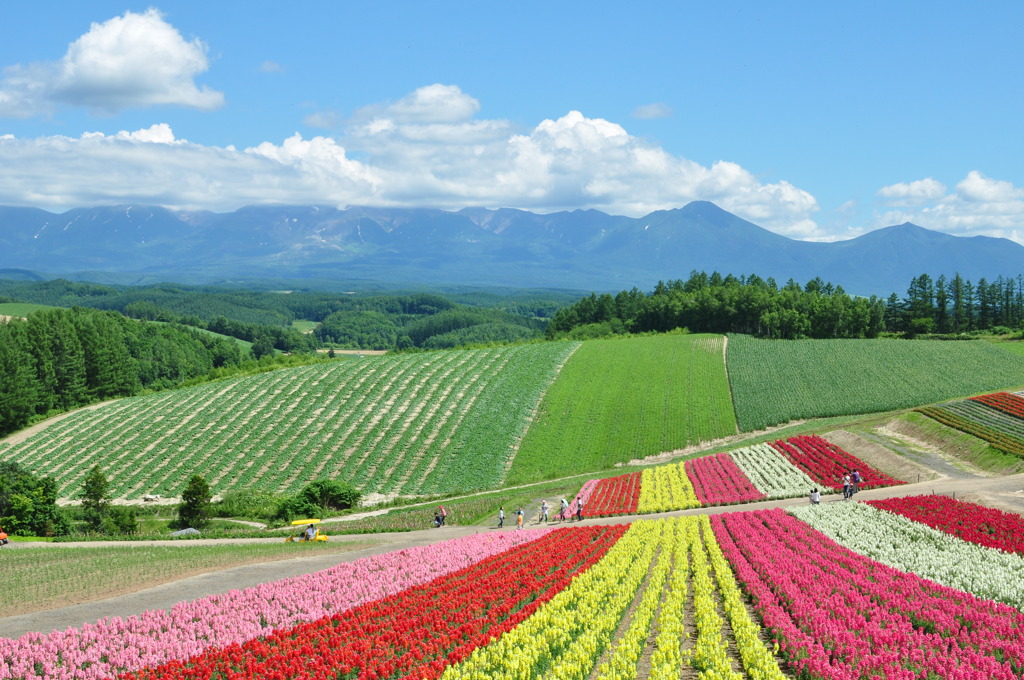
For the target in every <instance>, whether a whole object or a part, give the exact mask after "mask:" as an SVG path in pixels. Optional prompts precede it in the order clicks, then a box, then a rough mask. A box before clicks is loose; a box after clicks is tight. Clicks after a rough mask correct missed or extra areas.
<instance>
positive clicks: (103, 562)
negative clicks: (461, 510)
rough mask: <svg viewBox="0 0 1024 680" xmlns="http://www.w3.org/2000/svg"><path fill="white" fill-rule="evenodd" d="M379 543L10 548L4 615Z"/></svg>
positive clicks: (0, 604)
mask: <svg viewBox="0 0 1024 680" xmlns="http://www.w3.org/2000/svg"><path fill="white" fill-rule="evenodd" d="M368 545H373V541H372V539H370V540H365V541H358V542H357V541H345V542H340V541H330V540H328V541H326V542H322V543H308V544H307V543H302V544H295V543H284V541H283V539H282V541H281V542H280V543H270V544H268V543H241V544H235V545H205V546H200V545H180V546H146V545H145V544H139V545H138V546H129V547H124V546H118V547H113V546H107V547H101V548H78V547H75V548H71V547H62V548H52V549H44V548H25V549H21V550H5V551H4V555H3V562H4V589H5V590H6V591H7V592H9V593H17V594H18V596H17V597H5V598H0V617H3V616H12V615H14V614H18V613H21V612H27V611H39V610H43V609H49V608H52V607H58V606H63V605H65V604H67V601H68V593H74V594H75V600H76V601H78V602H84V601H88V600H94V599H99V598H104V597H111V596H113V595H118V594H121V593H123V592H124V591H125V584H126V583H130V584H131V587H130V589H132V590H135V589H140V588H145V587H148V586H154V585H158V584H161V583H167V582H169V581H175V580H178V579H182V578H186V577H188V576H195V575H197V574H202V573H205V572H207V571H211V570H215V569H226V568H228V567H234V566H238V565H242V564H253V563H256V562H271V561H274V560H286V559H292V558H294V557H296V556H297V555H309V554H312V553H316V554H328V553H342V552H350V551H352V550H358V549H359V548H363V547H366V546H368Z"/></svg>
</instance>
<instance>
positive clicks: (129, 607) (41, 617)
mask: <svg viewBox="0 0 1024 680" xmlns="http://www.w3.org/2000/svg"><path fill="white" fill-rule="evenodd" d="M932 493H937V494H946V495H953V496H955V497H956V498H961V499H967V500H978V499H981V500H983V501H984V502H985V504H987V505H990V506H993V507H999V508H1001V509H1004V510H1009V511H1013V512H1018V513H1021V514H1024V473H1022V474H1017V475H1012V476H1008V477H968V478H960V479H952V478H945V479H937V480H933V481H929V482H920V483H915V484H904V485H901V486H893V487H887V488H883V489H872V490H864V491H861V492H860V493H859V494H857V500H873V499H881V498H893V497H899V496H908V495H924V494H932ZM822 502H823V503H843V502H844V501H843V499H842V497H841V496H840V495H839V494H830V495H827V496H823V497H822ZM806 504H807V499H806V498H788V499H783V500H775V501H761V502H757V503H746V504H742V505H723V506H714V507H708V508H695V509H691V510H680V511H675V512H668V513H663V514H660V515H629V516H619V517H605V518H594V519H584V520H583V521H582V522H581V523H580V524H584V525H599V524H623V523H629V522H633V521H636V520H640V519H652V518H655V517H678V516H683V515H700V514H707V515H714V514H720V513H726V512H740V511H746V510H761V509H767V508H788V507H794V506H799V505H806ZM564 524H565V525H566V526H571V525H572V524H575V523H568V522H566V523H564ZM552 525H553V526H559V524H558V523H557V522H553V523H552ZM536 526H538V525H537V524H536V523H533V522H530V523H528V524H527V528H532V527H536ZM490 531H499V529H497V528H495V527H486V526H452V527H443V528H440V529H427V530H423V531H413V532H400V533H390V534H373V535H361V536H354V537H352V540H353V541H360V542H365V541H366V540H368V539H369V540H373V541H379V543H378V544H377V545H374V546H370V547H367V548H362V549H359V550H355V551H352V552H346V553H341V554H334V555H318V556H316V557H300V558H296V559H292V560H283V561H276V562H266V563H262V564H252V565H246V566H242V567H235V568H231V569H224V570H220V571H214V572H210V573H207V574H203V575H200V576H194V577H191V578H186V579H182V580H180V581H175V582H172V583H168V584H165V585H161V586H157V587H155V588H148V589H146V590H140V591H137V592H134V593H129V594H127V595H120V596H118V597H114V598H110V599H106V600H99V601H95V602H86V603H82V604H74V605H70V606H67V607H62V608H60V609H52V610H48V611H41V612H35V613H31V614H23V615H20V616H10V617H6V618H0V637H8V638H14V637H19V636H21V635H23V634H25V633H27V632H30V631H38V632H43V633H45V632H49V631H52V630H58V629H64V628H68V627H77V626H81V625H82V624H83V623H92V622H95V621H98V620H100V619H103V618H106V617H111V616H120V617H126V616H132V615H137V614H141V613H142V612H144V611H147V610H150V609H167V608H169V607H172V606H173V605H175V604H177V603H178V602H182V601H186V600H194V599H197V598H200V597H206V596H209V595H215V594H218V593H224V592H227V591H230V590H234V589H238V588H248V587H251V586H255V585H258V584H260V583H266V582H268V581H275V580H278V579H282V578H288V577H292V576H298V575H301V574H306V573H311V572H314V571H319V570H322V569H327V568H329V567H332V566H335V565H336V564H342V563H345V562H350V561H353V560H357V559H359V558H361V557H366V556H369V555H375V554H378V553H382V552H390V551H392V550H401V549H403V548H411V547H416V546H422V545H428V544H431V543H436V542H438V541H445V540H448V539H452V538H458V537H460V536H466V535H470V534H475V533H482V532H490ZM500 531H515V526H514V524H513V526H511V527H505V528H504V529H500ZM226 540H228V539H199V540H195V541H188V542H187V543H183V542H181V541H147V542H146V545H162V544H166V545H174V546H179V547H181V548H182V549H183V550H187V549H188V546H191V545H210V544H218V543H221V544H223V543H224V542H225V541H226ZM230 540H232V541H239V542H277V541H280V539H279V538H254V539H230ZM76 545H88V546H91V547H96V546H97V545H102V546H109V547H116V546H138V545H139V544H138V543H137V542H123V543H122V542H104V543H102V544H97V543H77V544H76V543H12V544H10V546H7V547H5V548H4V550H9V549H11V548H14V549H44V548H51V549H59V548H68V547H74V546H76ZM296 549H297V550H301V549H302V546H301V545H298V546H296Z"/></svg>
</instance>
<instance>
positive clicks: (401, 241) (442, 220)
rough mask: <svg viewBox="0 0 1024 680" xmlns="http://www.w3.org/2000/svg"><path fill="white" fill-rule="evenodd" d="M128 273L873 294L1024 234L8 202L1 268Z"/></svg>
mask: <svg viewBox="0 0 1024 680" xmlns="http://www.w3.org/2000/svg"><path fill="white" fill-rule="evenodd" d="M4 268H8V269H9V268H17V269H22V270H30V271H33V272H36V273H39V274H42V275H44V276H48V277H49V276H65V277H69V278H81V279H92V280H116V281H117V282H120V283H151V282H155V281H178V282H182V283H206V282H216V281H224V280H238V279H256V278H272V279H303V278H312V279H319V280H323V279H367V280H376V281H388V282H408V283H418V282H429V283H444V284H473V285H486V286H514V287H557V288H573V289H583V290H599V291H605V290H608V291H616V290H621V289H623V288H630V287H632V286H638V287H639V288H641V289H643V290H649V289H651V288H652V287H653V286H654V284H655V283H656V282H657V281H658V280H667V279H676V278H686V277H687V275H688V274H689V272H690V271H691V270H694V269H698V270H705V271H708V272H711V271H719V272H722V273H723V274H724V273H733V274H737V275H739V274H752V273H753V274H757V275H759V276H761V277H765V278H767V277H769V276H771V277H774V278H775V279H776V280H777V281H778V282H779V283H780V284H781V283H783V282H785V281H786V280H788V279H789V278H794V279H796V280H797V281H799V282H801V283H803V282H806V281H807V280H809V279H811V278H814V277H815V276H820V277H821V278H823V279H825V280H827V281H831V282H833V283H837V284H840V285H842V286H843V287H844V288H845V289H846V290H847V292H850V293H854V294H859V295H870V294H877V295H888V294H889V293H891V292H897V293H899V294H901V295H902V294H903V293H904V292H905V291H906V289H907V286H908V284H909V282H910V279H911V278H912V277H914V276H917V275H919V274H922V273H928V274H931V275H933V276H938V275H939V274H946V275H952V274H953V273H956V272H959V273H960V274H961V275H962V276H964V277H965V278H969V279H972V280H977V279H978V278H980V277H986V278H989V279H994V278H995V277H996V276H999V275H1003V276H1014V277H1015V276H1017V275H1018V274H1020V273H1022V272H1024V246H1021V245H1019V244H1017V243H1014V242H1013V241H1009V240H1006V239H998V238H989V237H983V236H976V237H971V238H964V237H957V236H950V235H948V234H943V233H939V232H935V231H930V230H927V229H924V228H921V227H918V226H915V225H913V224H909V223H907V224H901V225H898V226H892V227H886V228H884V229H879V230H877V231H874V232H871V233H868V234H865V235H863V236H860V237H858V238H855V239H852V240H849V241H840V242H835V243H811V242H806V241H795V240H792V239H789V238H786V237H784V236H780V235H778V234H775V233H773V232H770V231H768V230H766V229H763V228H761V227H759V226H757V225H755V224H753V223H751V222H748V221H746V220H743V219H741V218H739V217H737V216H735V215H733V214H731V213H728V212H726V211H724V210H722V209H721V208H719V207H717V206H716V205H714V204H712V203H708V202H704V201H696V202H693V203H690V204H688V205H686V206H685V207H682V208H678V209H674V210H662V211H657V212H653V213H651V214H649V215H646V216H644V217H640V218H629V217H618V216H612V215H607V214H605V213H602V212H599V211H596V210H585V211H584V210H576V211H572V212H559V213H552V214H545V215H541V214H534V213H531V212H527V211H522V210H512V209H501V210H487V209H482V208H467V209H464V210H460V211H457V212H447V211H442V210H434V209H402V208H363V207H353V208H348V209H336V208H330V207H323V206H274V207H262V206H260V207H247V208H242V209H240V210H237V211H235V212H232V213H211V212H186V211H174V210H168V209H165V208H160V207H150V206H118V207H96V208H80V209H75V210H70V211H68V212H66V213H63V214H60V215H57V214H54V213H50V212H46V211H44V210H39V209H33V208H13V207H0V269H4Z"/></svg>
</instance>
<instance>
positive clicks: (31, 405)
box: [0, 320, 42, 436]
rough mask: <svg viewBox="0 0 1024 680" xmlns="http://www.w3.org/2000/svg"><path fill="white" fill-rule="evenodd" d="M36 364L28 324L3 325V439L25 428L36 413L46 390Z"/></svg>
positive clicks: (0, 376) (0, 341)
mask: <svg viewBox="0 0 1024 680" xmlns="http://www.w3.org/2000/svg"><path fill="white" fill-rule="evenodd" d="M34 362H35V358H34V357H33V356H32V354H31V353H30V352H29V351H28V349H27V334H26V327H25V322H23V321H18V320H14V321H10V322H7V323H3V324H0V436H3V435H6V434H9V433H11V432H14V431H15V430H18V429H20V428H22V427H24V426H25V425H26V424H27V423H28V421H29V419H30V418H31V417H32V415H33V414H34V413H35V412H36V405H37V404H38V402H39V398H40V393H41V391H42V390H41V387H40V385H39V378H38V376H37V375H36V372H35V370H34V369H33V366H34Z"/></svg>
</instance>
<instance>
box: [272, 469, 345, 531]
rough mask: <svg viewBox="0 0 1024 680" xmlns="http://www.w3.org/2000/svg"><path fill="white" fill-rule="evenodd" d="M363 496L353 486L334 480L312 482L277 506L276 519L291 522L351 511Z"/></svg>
mask: <svg viewBox="0 0 1024 680" xmlns="http://www.w3.org/2000/svg"><path fill="white" fill-rule="evenodd" d="M361 496H362V494H361V493H360V492H359V490H358V489H356V488H355V487H354V486H352V485H351V484H347V483H346V482H339V481H336V480H333V479H318V480H316V481H314V482H310V483H309V484H307V485H306V486H305V487H303V489H302V491H300V492H299V493H297V494H295V495H294V496H288V497H286V498H285V499H283V500H282V501H281V503H280V504H279V505H278V506H277V512H276V513H274V519H278V520H283V521H291V520H294V519H296V518H310V517H316V516H317V515H321V514H327V513H330V512H332V511H338V510H349V509H351V508H354V507H356V505H358V504H359V499H360V497H361Z"/></svg>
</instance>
